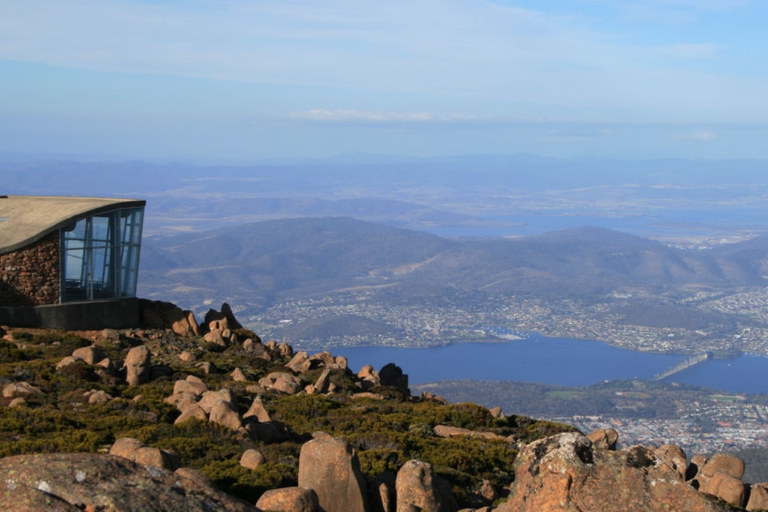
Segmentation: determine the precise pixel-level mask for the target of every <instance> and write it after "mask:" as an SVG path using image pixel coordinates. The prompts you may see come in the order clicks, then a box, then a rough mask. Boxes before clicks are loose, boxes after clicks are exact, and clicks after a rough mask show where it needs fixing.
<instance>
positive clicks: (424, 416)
mask: <svg viewBox="0 0 768 512" xmlns="http://www.w3.org/2000/svg"><path fill="white" fill-rule="evenodd" d="M143 318H144V323H145V324H146V328H144V329H142V330H125V331H119V332H118V331H113V330H105V331H100V332H77V333H72V332H56V331H40V330H30V329H16V328H10V327H2V328H0V337H1V338H2V341H0V387H2V399H0V457H2V459H0V506H2V507H3V508H4V510H13V511H43V510H45V511H50V510H60V511H75V510H78V511H82V510H87V511H93V512H95V511H121V512H122V511H137V512H138V511H171V512H172V511H185V512H186V511H197V510H200V511H211V510H223V511H245V510H250V511H255V510H262V511H270V510H274V511H285V512H292V511H296V512H312V511H325V512H348V511H364V512H416V511H435V512H443V511H451V512H455V511H458V510H482V511H486V512H487V511H491V510H497V511H498V512H512V511H574V512H575V511H586V510H601V511H624V510H627V511H630V510H631V511H638V510H650V511H656V510H659V511H661V510H680V511H715V510H739V509H740V508H739V507H746V509H747V510H761V509H768V490H766V489H767V488H766V486H764V485H747V484H744V483H743V482H742V476H743V473H744V463H743V462H742V461H741V460H739V459H737V458H735V457H733V456H729V455H726V454H718V455H716V456H714V457H712V458H711V459H709V460H707V459H705V458H703V457H701V456H694V457H691V459H690V460H688V458H687V457H686V455H685V454H684V453H683V452H682V450H680V449H679V448H677V447H674V446H669V445H667V446H662V447H659V448H652V447H644V446H633V447H630V448H628V449H626V450H620V451H617V450H616V449H615V447H616V437H617V435H616V433H615V432H614V431H611V430H601V431H596V432H594V433H592V434H590V435H589V436H588V437H587V436H584V435H582V434H581V433H579V432H576V431H574V429H573V428H572V427H569V426H566V425H561V424H556V423H551V422H546V421H537V420H533V419H530V418H526V417H522V416H516V415H505V414H504V413H503V412H502V411H501V409H499V408H495V409H486V408H484V407H481V406H478V405H475V404H471V403H462V404H448V403H446V402H445V400H442V399H441V398H440V397H437V396H433V395H430V394H429V393H425V394H423V395H422V396H419V397H415V396H411V393H410V391H409V388H408V378H407V375H403V373H402V371H401V370H400V368H399V367H397V366H396V365H395V364H389V365H386V366H385V367H383V368H381V369H379V370H376V369H374V368H372V367H370V366H366V367H363V368H360V369H357V370H356V371H353V369H350V368H349V367H348V365H347V361H346V360H345V359H344V358H342V357H334V356H333V355H332V354H329V353H327V352H322V353H319V354H316V355H313V356H309V355H308V354H307V353H306V352H297V353H295V352H294V350H293V349H292V348H291V346H290V345H288V344H285V343H283V344H277V343H274V342H266V343H263V342H262V340H260V339H259V337H258V336H257V335H256V334H255V333H253V332H250V331H248V330H246V329H243V328H242V326H240V324H239V323H238V322H237V320H236V319H235V317H234V316H233V315H232V312H231V309H230V308H229V307H228V306H226V305H224V306H223V307H222V309H221V311H210V312H209V314H208V315H206V318H205V320H204V321H203V322H202V324H201V325H198V324H197V322H196V319H195V318H194V315H191V314H189V313H188V312H183V311H181V310H179V309H178V308H175V307H174V306H173V305H170V304H164V303H149V302H145V303H143Z"/></svg>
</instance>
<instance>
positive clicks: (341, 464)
mask: <svg viewBox="0 0 768 512" xmlns="http://www.w3.org/2000/svg"><path fill="white" fill-rule="evenodd" d="M299 487H306V488H308V489H314V490H315V492H316V493H317V497H318V499H319V502H320V507H321V508H322V509H323V510H324V511H325V512H347V511H353V510H354V511H359V512H368V511H369V510H370V509H369V507H368V499H367V493H366V487H365V477H364V476H363V473H362V472H361V471H360V462H359V460H358V458H357V452H356V451H355V449H354V448H352V446H351V445H350V444H348V443H347V442H345V441H342V440H341V439H336V438H333V437H331V436H329V435H328V434H324V433H322V432H319V433H316V434H315V438H314V439H313V440H311V441H308V442H307V443H304V445H303V446H302V447H301V453H300V454H299Z"/></svg>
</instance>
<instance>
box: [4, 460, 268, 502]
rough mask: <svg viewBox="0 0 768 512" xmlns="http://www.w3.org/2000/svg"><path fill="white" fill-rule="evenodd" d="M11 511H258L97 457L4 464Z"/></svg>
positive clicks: (151, 470) (167, 476) (176, 478)
mask: <svg viewBox="0 0 768 512" xmlns="http://www.w3.org/2000/svg"><path fill="white" fill-rule="evenodd" d="M0 503H3V504H5V505H6V506H10V507H12V508H6V509H5V510H11V511H13V512H26V511H30V512H32V511H34V512H41V511H46V512H47V511H61V512H70V511H74V510H80V511H82V510H92V511H97V510H104V511H107V510H108V511H110V512H210V511H211V510H216V511H220V512H255V510H256V509H254V507H253V505H251V504H248V503H246V502H244V501H241V500H239V499H237V498H235V497H232V496H228V495H226V494H224V493H222V492H221V491H218V490H216V489H215V488H213V487H212V486H210V485H209V486H204V485H201V484H199V483H195V482H193V481H192V480H190V479H187V478H183V477H180V475H176V474H173V473H170V472H168V471H166V470H164V469H160V468H157V467H143V466H141V465H139V464H136V463H135V462H132V461H130V460H128V459H125V458H121V457H114V456H109V455H100V454H94V453H73V454H64V453H50V454H33V455H16V456H13V457H6V458H4V459H0ZM9 504H10V505H9Z"/></svg>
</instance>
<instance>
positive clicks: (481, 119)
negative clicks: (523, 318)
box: [0, 0, 768, 163]
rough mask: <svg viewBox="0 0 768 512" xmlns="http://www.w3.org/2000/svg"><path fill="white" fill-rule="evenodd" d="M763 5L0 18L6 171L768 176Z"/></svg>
mask: <svg viewBox="0 0 768 512" xmlns="http://www.w3.org/2000/svg"><path fill="white" fill-rule="evenodd" d="M766 25H768V2H767V1H765V0H546V1H543V0H540V1H527V0H525V1H515V0H498V1H487V0H439V1H437V0H387V1H386V2H383V1H377V2H374V1H371V0H277V1H276V0H23V1H18V0H0V153H5V154H40V155H73V156H80V157H83V156H87V157H93V158H135V159H154V160H185V161H199V162H227V163H229V162H242V163H247V162H260V161H268V160H286V159H288V160H295V159H307V158H328V157H333V156H335V155H347V154H362V155H406V156H419V157H432V156H449V155H472V154H516V153H534V154H538V155H543V156H551V157H560V158H573V157H578V158H582V157H596V158H606V157H607V158H662V157H679V158H706V159H731V158H768V144H766V143H765V142H766V141H767V140H768V59H766V58H765V49H766V48H768V30H765V26H766Z"/></svg>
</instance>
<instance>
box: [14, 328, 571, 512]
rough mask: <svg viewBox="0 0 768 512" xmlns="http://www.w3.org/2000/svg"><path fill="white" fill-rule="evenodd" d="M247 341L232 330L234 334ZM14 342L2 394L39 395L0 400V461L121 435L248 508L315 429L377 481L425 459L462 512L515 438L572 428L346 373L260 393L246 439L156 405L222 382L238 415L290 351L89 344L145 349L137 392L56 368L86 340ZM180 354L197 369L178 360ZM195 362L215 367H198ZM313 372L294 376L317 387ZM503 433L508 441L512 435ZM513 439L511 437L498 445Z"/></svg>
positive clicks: (96, 446) (62, 337)
mask: <svg viewBox="0 0 768 512" xmlns="http://www.w3.org/2000/svg"><path fill="white" fill-rule="evenodd" d="M246 336H247V337H251V338H252V339H256V338H255V334H253V333H252V332H249V331H246V330H242V331H239V334H238V337H239V338H241V340H242V338H244V337H246ZM13 337H14V342H9V341H3V342H0V387H5V385H7V384H10V383H13V382H27V383H29V384H31V385H32V386H35V387H36V388H37V389H39V390H40V392H39V393H37V392H34V393H32V394H29V395H27V396H26V397H25V402H26V403H25V404H24V405H20V406H15V407H8V405H9V404H10V401H11V397H7V398H0V457H2V456H9V455H14V454H23V453H35V452H105V451H107V450H108V449H109V447H110V446H111V445H112V444H113V443H114V442H115V440H117V439H119V438H121V437H133V438H136V439H138V440H139V441H141V442H143V443H144V444H146V445H148V446H153V447H157V448H160V449H163V450H168V451H171V452H172V453H174V454H175V456H176V458H177V459H178V460H179V461H180V463H181V465H182V466H185V467H191V468H195V469H198V470H200V471H202V472H203V473H204V474H206V475H207V476H208V477H209V478H211V480H212V481H213V482H214V483H215V484H217V485H218V486H219V487H220V488H222V489H223V490H224V491H226V492H229V493H232V494H234V495H237V496H240V497H242V498H244V499H246V500H249V501H251V502H254V501H255V500H257V499H258V497H259V496H260V495H261V494H262V493H263V492H264V491H265V490H267V489H271V488H275V487H279V486H288V485H296V484H297V477H298V458H299V453H300V451H301V446H302V444H303V443H305V442H306V441H308V440H310V439H311V438H312V433H314V432H316V431H323V432H326V433H328V434H330V435H332V436H335V437H338V438H341V439H344V440H346V441H348V442H349V443H350V444H351V445H352V446H354V447H355V448H356V450H357V452H358V455H359V459H360V465H361V469H362V470H363V472H364V473H365V474H366V475H368V476H370V477H375V476H378V475H380V474H381V473H384V472H396V471H397V470H398V469H399V468H400V467H401V466H402V465H403V464H404V463H405V462H407V461H408V460H411V459H420V460H424V461H427V462H430V463H432V464H433V466H434V468H435V471H436V473H437V474H438V475H440V476H442V477H444V478H446V479H447V480H448V481H449V482H450V483H451V485H452V487H453V492H454V495H455V496H456V498H457V499H458V501H459V502H460V503H461V504H462V505H463V506H468V505H470V504H472V505H473V506H474V505H475V504H477V503H478V501H477V500H478V498H477V496H476V495H475V494H473V493H474V490H476V489H477V488H479V486H480V483H481V481H482V480H483V479H487V480H489V481H490V482H491V483H493V484H494V485H496V486H497V488H502V487H503V486H507V485H509V484H510V483H511V482H512V479H513V475H514V467H513V466H514V461H515V457H516V455H517V452H516V450H515V444H514V442H515V441H524V442H529V441H531V440H534V439H538V438H540V437H543V436H547V435H551V434H554V433H557V432H563V431H569V430H573V429H572V427H568V426H565V425H561V424H557V423H551V422H547V421H536V420H533V419H530V418H527V417H524V416H510V417H502V418H500V419H499V418H494V417H493V415H491V413H490V412H489V411H488V410H487V409H486V408H485V407H482V406H479V405H476V404H474V403H456V404H448V405H447V404H443V403H440V402H439V401H433V400H428V399H421V398H410V397H406V396H403V394H402V393H401V392H399V391H397V390H395V389H394V388H374V389H373V390H372V391H374V392H375V393H377V394H378V395H380V396H382V397H385V398H383V399H378V398H355V397H354V396H353V395H354V393H357V392H359V391H361V388H360V387H359V384H358V383H357V382H356V379H355V377H354V375H353V374H352V372H351V371H349V370H341V369H333V370H332V371H331V372H330V375H329V382H330V383H332V384H333V386H334V387H335V389H336V391H335V393H333V394H330V395H323V394H300V395H292V396H288V395H277V394H272V393H263V392H262V393H261V395H260V396H261V397H262V401H263V404H264V407H265V408H266V410H267V411H268V412H269V414H270V416H271V418H272V420H273V422H272V427H271V428H272V432H271V434H270V435H267V436H262V435H256V436H249V435H247V434H245V433H244V432H235V431H233V430H230V429H227V428H225V427H222V426H219V425H216V424H213V423H209V422H207V421H203V422H201V421H196V420H192V421H188V422H185V423H183V424H180V425H174V421H175V420H176V418H177V417H178V416H179V414H180V413H179V411H178V410H177V409H176V407H175V406H173V405H171V404H169V403H166V402H165V398H166V397H168V396H170V395H171V394H172V393H173V388H174V382H175V381H177V380H180V379H185V378H186V377H187V376H188V375H195V376H197V377H200V378H202V379H203V380H204V381H205V382H206V384H207V385H208V387H209V388H210V389H213V390H215V389H220V388H223V387H226V388H228V389H230V390H231V391H232V392H233V393H234V395H235V396H236V397H237V401H238V411H239V412H240V413H241V414H242V413H244V412H245V411H246V410H247V409H248V407H249V406H250V404H251V402H252V401H253V398H254V396H255V393H256V392H257V391H258V390H257V389H253V388H249V386H250V385H252V384H255V383H256V382H258V380H259V379H260V378H262V377H264V376H266V375H267V374H268V373H270V372H274V371H282V372H288V373H293V372H291V370H289V369H288V368H286V367H285V364H286V363H287V361H288V357H287V356H281V355H280V354H279V353H278V352H277V351H276V350H268V352H269V353H268V358H269V360H266V359H264V358H260V357H257V356H255V355H254V354H253V353H247V352H245V350H244V349H243V348H242V346H241V345H232V346H229V347H226V348H225V347H219V346H218V345H217V346H216V350H215V351H211V350H209V348H212V347H211V346H209V345H208V344H206V343H205V342H204V341H203V340H202V339H200V338H197V339H182V338H176V337H175V336H173V335H172V334H168V333H167V332H153V333H150V335H149V337H139V336H138V334H135V333H124V334H123V336H122V338H121V339H120V340H116V341H109V340H103V339H100V338H98V337H97V344H98V345H99V346H100V348H101V349H102V351H103V352H104V353H105V354H107V355H108V357H109V358H110V359H111V360H112V363H113V366H114V367H115V368H119V366H120V360H121V359H123V358H124V357H125V355H126V353H127V351H128V349H129V348H130V347H131V346H136V345H139V344H146V345H147V346H148V347H149V348H150V349H151V351H152V354H153V359H152V362H153V365H154V368H155V369H156V371H155V372H154V377H153V378H152V379H151V380H150V381H149V382H147V383H144V384H141V385H138V386H128V385H127V384H125V379H124V375H122V374H120V372H119V371H118V370H112V371H109V370H107V369H106V368H103V367H101V366H95V365H94V366H92V365H89V364H87V363H85V362H84V361H76V362H74V363H71V364H68V365H66V366H62V367H61V368H59V369H56V365H57V364H58V363H59V361H61V359H62V358H63V357H66V356H69V355H71V354H72V352H73V351H74V350H75V349H77V348H80V347H84V346H87V345H90V344H91V343H92V342H91V341H90V340H88V339H86V338H84V337H81V336H78V335H76V334H73V333H66V332H57V331H42V332H36V333H31V332H19V331H15V332H13ZM182 350H188V351H190V352H192V353H194V354H195V355H196V357H197V362H198V364H197V365H196V364H195V363H184V362H182V361H181V360H180V359H179V357H178V356H179V354H180V352H181V351H182ZM201 362H204V363H210V365H211V368H213V369H214V370H213V371H211V372H210V373H207V372H206V371H203V368H202V367H201V366H199V364H200V363H201ZM235 368H240V369H241V370H242V371H243V373H244V374H245V375H246V378H247V379H248V382H235V381H233V380H231V377H230V376H229V373H230V372H231V371H232V370H234V369H235ZM322 371H323V370H322V368H313V369H311V370H309V371H307V372H305V373H304V374H302V375H301V377H302V378H303V379H304V380H305V381H306V382H315V381H316V380H317V379H318V378H319V376H320V374H321V373H322ZM92 391H103V392H105V393H107V394H109V395H110V396H111V397H113V398H112V399H110V400H109V401H107V402H105V403H94V404H89V403H88V396H89V395H88V393H90V392H92ZM438 425H448V426H453V427H459V428H465V429H470V430H473V431H481V432H489V433H493V434H496V436H497V438H495V439H488V438H485V437H469V436H456V437H448V438H443V437H439V436H437V435H436V433H435V427H436V426H438ZM510 436H511V438H510ZM505 439H512V440H515V441H509V442H508V441H507V440H505ZM251 448H254V449H258V450H259V451H260V452H261V453H262V454H263V455H264V457H265V459H266V462H265V464H264V465H262V466H260V467H259V468H257V469H255V470H250V469H246V468H244V467H242V466H240V464H239V459H240V456H241V455H242V453H243V452H244V451H245V450H247V449H251Z"/></svg>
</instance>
